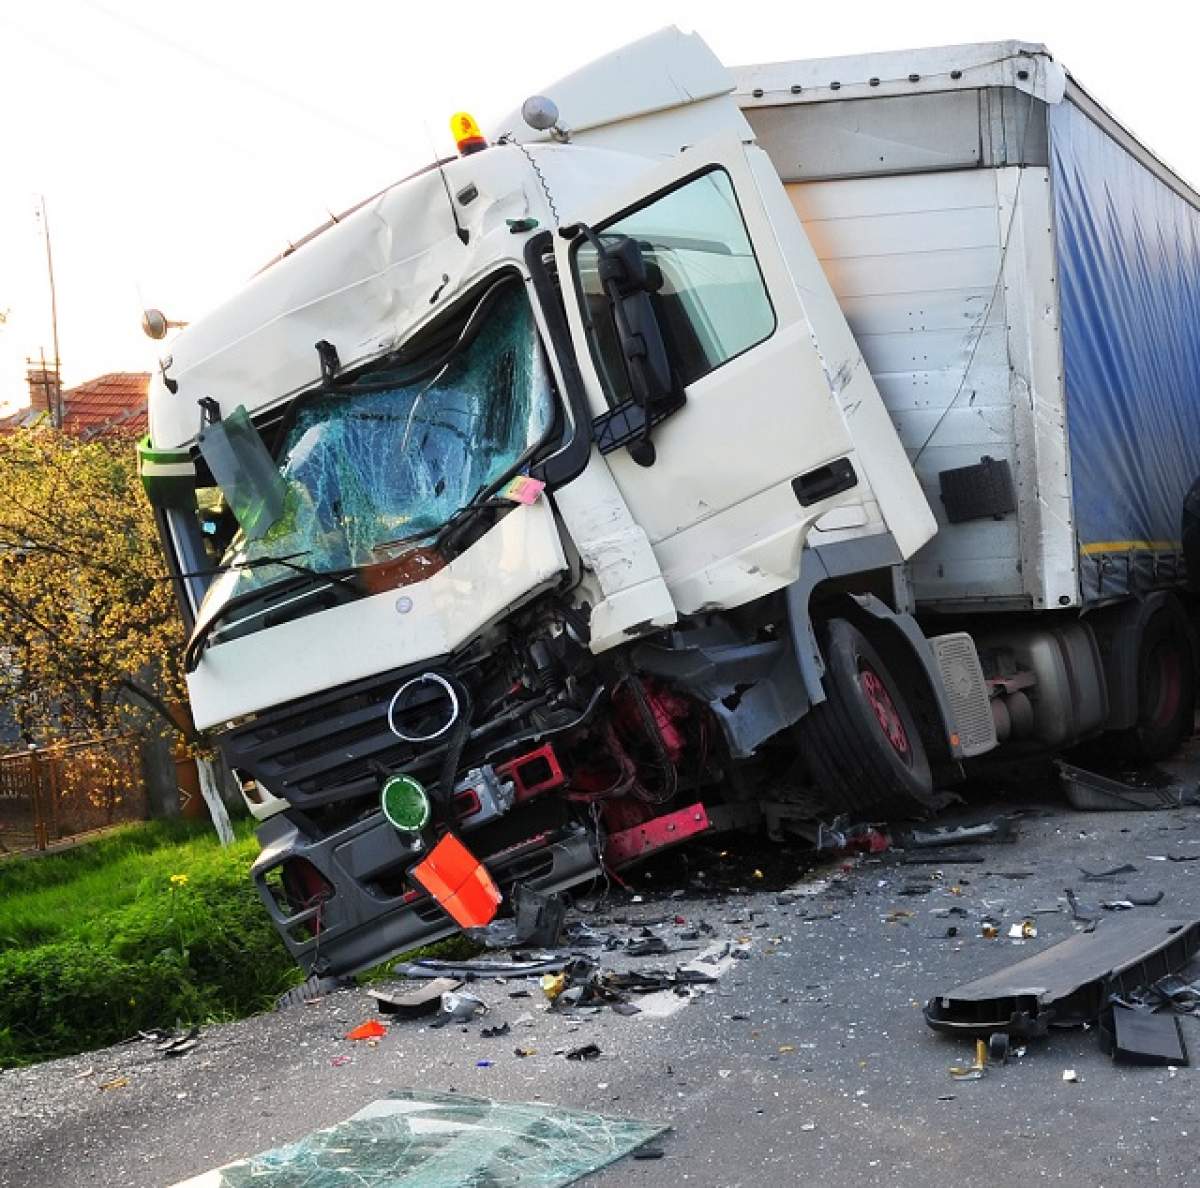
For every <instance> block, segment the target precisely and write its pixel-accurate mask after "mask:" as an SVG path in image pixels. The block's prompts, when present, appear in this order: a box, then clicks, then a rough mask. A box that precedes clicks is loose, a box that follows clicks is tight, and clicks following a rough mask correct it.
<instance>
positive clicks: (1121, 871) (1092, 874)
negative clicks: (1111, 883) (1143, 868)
mask: <svg viewBox="0 0 1200 1188" xmlns="http://www.w3.org/2000/svg"><path fill="white" fill-rule="evenodd" d="M1079 873H1080V874H1082V875H1083V881H1084V882H1085V883H1099V882H1103V881H1104V880H1106V879H1115V878H1116V877H1117V876H1118V875H1127V874H1137V867H1136V866H1134V865H1133V864H1132V863H1130V862H1124V863H1122V864H1121V865H1120V866H1114V867H1112V868H1110V869H1109V870H1098V871H1091V870H1085V869H1084V868H1083V867H1082V866H1081V867H1080V868H1079Z"/></svg>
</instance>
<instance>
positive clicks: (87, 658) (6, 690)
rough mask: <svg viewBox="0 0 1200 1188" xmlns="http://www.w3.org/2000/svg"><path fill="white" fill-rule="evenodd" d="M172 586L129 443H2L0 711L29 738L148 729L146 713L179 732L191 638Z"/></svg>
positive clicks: (19, 436) (51, 435)
mask: <svg viewBox="0 0 1200 1188" xmlns="http://www.w3.org/2000/svg"><path fill="white" fill-rule="evenodd" d="M164 578H165V572H164V565H163V559H162V556H161V554H160V552H159V548H158V538H157V532H156V529H155V525H154V517H153V513H152V512H151V510H150V505H149V503H148V502H147V501H146V498H145V495H144V494H143V492H142V490H141V484H140V482H139V480H138V476H137V461H136V457H135V451H134V443H133V441H132V440H131V439H130V438H129V437H128V436H114V437H106V438H103V439H99V440H94V441H80V440H78V439H76V438H73V437H70V436H68V435H65V434H62V433H59V432H56V431H55V430H52V429H48V428H41V429H37V430H26V431H19V432H15V433H10V434H8V435H6V436H3V437H0V704H4V705H5V706H6V707H7V708H8V710H9V712H10V713H11V714H12V716H13V718H14V719H15V720H16V723H17V726H18V728H19V730H20V731H21V734H22V737H24V738H25V739H26V740H27V741H30V742H39V743H40V742H44V741H47V740H48V739H51V738H56V737H61V736H62V735H64V734H110V733H124V732H126V731H128V730H130V729H140V730H144V729H146V725H147V721H148V720H152V719H148V717H147V712H148V711H149V713H150V714H152V715H154V716H156V717H157V719H158V721H159V722H160V723H161V724H162V727H164V728H167V727H169V728H172V729H173V728H175V723H174V722H173V721H172V719H171V712H170V708H169V707H170V705H171V703H175V704H179V703H181V702H183V700H184V696H183V682H182V675H181V672H180V668H179V655H180V649H181V646H182V642H183V640H182V628H181V624H180V622H179V617H178V613H177V611H176V608H175V605H174V601H173V598H174V595H173V593H172V587H171V583H170V582H169V581H166V580H164ZM187 729H188V727H187V726H186V725H185V726H184V730H185V732H186V731H187Z"/></svg>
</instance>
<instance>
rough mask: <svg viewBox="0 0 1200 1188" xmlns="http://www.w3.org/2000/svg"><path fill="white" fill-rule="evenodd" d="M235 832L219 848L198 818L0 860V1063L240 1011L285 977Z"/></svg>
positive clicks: (277, 988) (292, 972) (294, 976)
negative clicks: (228, 843) (232, 839)
mask: <svg viewBox="0 0 1200 1188" xmlns="http://www.w3.org/2000/svg"><path fill="white" fill-rule="evenodd" d="M237 833H238V836H237V840H236V841H235V843H234V844H233V845H232V846H229V847H227V848H225V849H222V848H221V847H220V846H219V845H218V844H217V841H216V838H215V836H214V835H213V833H212V829H211V827H210V826H208V825H199V824H189V823H183V822H171V823H164V822H153V823H149V824H145V825H137V826H129V827H127V828H125V829H121V830H119V831H116V832H114V833H112V834H109V835H106V836H105V837H102V838H98V839H96V840H95V841H92V842H89V843H86V844H84V845H81V846H78V847H76V848H75V849H71V850H67V851H64V852H62V853H58V854H49V855H45V856H42V857H38V858H10V859H5V860H3V861H0V1067H4V1066H11V1065H15V1064H24V1063H28V1062H31V1061H34V1060H43V1059H47V1058H49V1057H52V1056H61V1055H66V1054H69V1053H72V1052H79V1051H84V1050H86V1049H88V1048H91V1047H96V1046H99V1045H103V1044H107V1043H113V1042H115V1041H117V1040H120V1039H124V1038H126V1037H127V1036H130V1035H133V1034H134V1033H135V1032H136V1031H138V1030H139V1029H147V1028H151V1027H171V1026H174V1025H175V1024H176V1023H177V1022H180V1023H200V1022H204V1021H205V1020H208V1019H213V1018H230V1017H240V1016H243V1015H247V1014H252V1013H254V1012H255V1011H258V1010H262V1009H264V1008H266V1007H269V1006H270V1005H271V1003H272V1002H273V1000H274V998H275V996H276V995H278V994H279V993H280V992H281V991H283V990H285V989H286V988H287V987H288V986H290V985H293V984H295V983H296V982H297V981H299V980H300V978H301V974H300V972H299V971H298V970H297V969H296V967H295V965H294V964H293V963H292V960H291V958H290V956H289V955H288V953H287V950H286V949H285V948H284V946H283V943H282V942H281V941H280V939H279V937H278V936H277V935H276V933H275V929H274V927H273V926H272V925H271V922H270V920H269V918H268V916H267V913H266V911H265V910H264V909H263V906H262V903H261V901H260V900H259V898H258V895H257V893H256V892H255V890H254V888H253V886H252V884H251V882H250V879H249V869H250V864H251V863H252V862H253V860H254V856H255V854H256V853H257V850H258V846H257V843H256V842H255V840H254V838H253V835H252V833H251V830H250V825H249V823H242V824H241V825H240V826H239V827H238V831H237ZM173 875H174V876H186V877H178V878H176V879H175V880H174V881H173V880H172V876H173Z"/></svg>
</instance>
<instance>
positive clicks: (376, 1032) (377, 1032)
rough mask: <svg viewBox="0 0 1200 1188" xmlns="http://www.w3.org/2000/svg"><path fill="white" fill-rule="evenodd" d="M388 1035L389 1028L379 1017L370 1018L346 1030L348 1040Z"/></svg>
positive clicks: (373, 1038) (371, 1038)
mask: <svg viewBox="0 0 1200 1188" xmlns="http://www.w3.org/2000/svg"><path fill="white" fill-rule="evenodd" d="M385 1035H387V1028H386V1027H385V1026H384V1025H383V1024H382V1023H380V1022H379V1020H378V1019H368V1020H367V1021H366V1022H365V1023H360V1024H359V1025H358V1026H357V1027H355V1028H353V1029H352V1030H350V1031H347V1032H346V1038H347V1039H348V1040H378V1039H382V1038H383V1037H384V1036H385Z"/></svg>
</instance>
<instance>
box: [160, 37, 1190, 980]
mask: <svg viewBox="0 0 1200 1188" xmlns="http://www.w3.org/2000/svg"><path fill="white" fill-rule="evenodd" d="M618 79H620V80H621V82H620V83H619V84H618V81H617V80H618ZM734 91H735V83H734V81H733V79H732V77H731V76H730V75H729V73H728V72H727V71H726V70H725V69H724V68H723V67H722V66H721V65H720V63H719V62H718V61H717V60H716V58H715V57H714V56H713V55H712V54H711V52H710V51H709V50H708V49H707V47H706V46H705V45H704V44H703V42H702V41H700V40H699V38H697V37H693V36H684V35H682V34H679V33H678V32H676V31H674V30H667V31H664V32H663V33H661V34H657V35H655V36H653V37H650V38H647V39H645V40H644V41H642V42H639V43H636V44H635V45H633V46H630V47H628V48H626V49H625V50H622V51H618V52H617V53H616V54H613V55H610V56H609V57H608V58H605V59H601V60H600V61H599V62H597V63H595V64H593V65H592V66H590V67H588V68H586V69H584V70H583V71H581V72H579V73H578V74H576V75H573V76H571V77H570V78H568V79H565V80H563V81H562V82H560V83H559V84H557V85H556V86H555V87H553V88H551V90H550V99H546V98H542V97H538V98H536V99H535V100H531V101H530V102H529V103H527V104H526V106H525V108H524V112H523V115H514V116H513V117H511V118H509V119H508V120H506V121H502V122H501V123H500V125H499V126H498V128H497V130H496V133H495V135H494V136H493V137H492V139H491V143H490V144H489V143H488V142H487V141H486V140H484V138H483V137H482V135H481V134H480V133H479V132H478V129H477V128H475V127H474V124H473V121H470V120H469V119H466V120H460V119H459V117H456V121H455V123H456V125H460V126H461V127H462V129H463V133H464V134H463V136H462V138H461V140H460V155H459V157H458V158H457V159H453V160H447V161H442V162H439V163H436V164H435V165H433V166H431V167H430V168H428V169H427V170H425V171H423V172H421V173H419V174H417V175H415V176H413V177H410V178H408V179H407V180H405V181H403V182H400V183H399V184H397V185H395V186H393V187H391V188H389V189H388V190H386V191H384V192H383V193H381V194H379V195H377V196H375V197H374V198H372V199H370V200H368V201H366V202H364V203H362V204H361V205H360V206H358V207H357V208H355V209H354V210H353V211H350V212H348V213H347V214H345V215H343V216H341V217H340V218H338V219H336V220H333V221H332V222H331V223H330V224H329V225H327V226H326V227H324V228H322V229H320V230H319V231H318V232H316V233H314V234H313V235H311V236H309V237H308V238H307V239H306V240H303V241H301V242H300V243H298V244H296V245H295V246H294V247H293V248H292V249H289V251H288V252H287V253H286V254H285V255H284V256H283V257H281V258H279V259H278V260H276V261H274V262H273V263H272V264H271V265H269V266H268V267H267V268H265V269H264V270H263V271H262V272H261V273H259V274H258V276H256V277H255V278H254V279H253V280H252V281H251V282H250V284H249V285H248V286H247V287H246V288H245V289H244V290H243V291H242V292H241V293H240V294H239V295H238V296H236V297H235V298H234V299H232V300H231V301H229V302H228V303H227V304H226V305H224V306H222V307H220V308H218V309H217V310H216V311H214V312H213V313H211V314H210V315H209V316H207V317H206V318H205V319H203V320H201V321H197V322H195V323H193V324H192V325H191V326H189V327H188V328H187V329H185V330H184V331H182V332H181V333H180V334H179V335H178V336H177V337H176V338H175V339H174V340H173V342H172V343H171V346H170V354H169V355H168V356H164V357H163V358H162V360H161V368H160V374H159V375H158V376H157V377H156V379H155V381H154V383H153V385H152V391H151V402H150V434H149V437H148V439H147V441H146V442H145V443H144V445H143V447H142V470H143V477H144V480H145V483H146V487H147V490H148V492H149V494H150V497H151V500H152V502H153V503H154V504H155V507H156V510H157V513H158V517H159V523H160V529H161V531H162V535H163V541H164V546H165V548H166V550H167V552H168V554H169V557H170V559H171V561H172V564H173V566H174V569H175V570H176V571H177V572H178V574H179V575H180V576H179V578H178V583H177V584H178V592H179V595H180V601H181V607H182V609H183V613H184V617H185V619H186V620H187V624H188V627H189V630H190V638H189V642H188V646H187V652H186V666H187V670H188V676H187V679H188V686H189V692H190V698H191V705H192V713H193V716H194V719H195V722H196V725H197V727H199V728H200V729H202V730H204V731H207V732H209V733H210V734H211V736H212V737H213V739H214V741H215V742H216V744H217V745H218V746H219V747H220V748H221V750H222V752H223V754H224V756H225V758H226V760H227V761H228V763H229V765H230V766H231V767H232V769H233V771H234V772H235V774H236V776H237V777H238V779H239V780H240V781H241V783H242V787H243V791H244V794H245V796H246V799H247V802H248V804H249V806H250V808H251V811H252V812H253V813H254V814H255V816H256V817H258V818H259V819H260V822H261V823H260V828H259V836H260V839H261V842H262V853H261V855H260V857H259V859H258V861H257V862H256V864H255V867H254V878H255V880H256V882H257V884H258V887H259V889H260V892H261V894H262V897H263V900H264V903H265V905H266V907H267V909H268V911H270V913H271V915H272V917H273V919H274V921H275V923H276V925H277V927H278V928H279V931H280V933H281V935H282V936H283V938H284V940H285V942H286V943H287V945H288V947H289V949H290V950H291V952H292V953H293V954H294V955H295V957H296V959H297V960H298V961H299V962H300V963H301V964H302V965H303V966H305V968H307V969H308V970H310V971H312V972H314V973H320V974H325V973H337V974H342V973H349V972H353V971H355V970H359V969H363V968H365V967H367V966H370V965H373V964H375V963H377V962H379V961H381V960H384V959H386V958H387V957H389V956H391V955H393V954H395V953H397V952H401V951H403V950H405V949H410V948H412V947H414V946H416V945H418V944H422V943H425V942H427V941H430V940H433V939H436V938H437V937H440V936H443V935H446V934H448V933H450V932H453V931H454V930H456V929H457V928H470V927H475V926H483V925H486V924H487V923H489V921H490V920H491V919H492V918H493V917H494V915H495V914H496V913H497V911H498V910H501V909H502V907H503V905H504V903H505V901H506V899H507V898H508V897H509V896H510V895H512V894H513V893H514V889H516V888H521V887H527V888H530V889H531V890H533V891H536V892H541V893H548V892H553V891H559V890H563V889H566V888H569V887H572V886H575V885H577V884H580V883H582V882H585V881H587V880H590V879H592V878H594V877H595V876H596V875H597V874H598V873H600V872H602V871H603V870H604V869H605V868H611V869H616V868H619V867H621V866H623V865H627V864H629V863H632V862H635V861H637V860H638V859H639V858H641V857H643V856H645V855H646V854H648V853H651V852H653V851H655V850H657V849H659V848H661V847H663V846H666V845H672V844H676V843H678V842H681V841H684V840H686V839H687V838H689V837H694V836H697V835H699V834H703V833H705V832H710V831H714V830H718V829H724V828H730V827H735V826H747V827H759V826H765V827H766V828H767V829H768V830H769V831H770V832H771V833H772V834H773V835H776V834H778V833H779V832H781V831H783V830H786V829H788V828H795V829H799V830H801V831H802V830H803V829H804V828H805V825H804V822H806V821H813V820H817V819H821V818H824V819H826V820H829V819H832V818H833V817H836V816H839V815H842V814H845V813H853V814H855V815H857V816H859V817H863V816H876V817H886V816H893V815H905V814H909V815H911V814H914V813H917V812H920V811H921V810H922V809H923V808H925V807H927V806H928V805H929V804H931V803H932V801H933V792H934V787H935V785H936V784H939V783H944V782H946V781H951V780H954V779H956V778H958V777H959V776H960V775H961V762H962V760H963V759H964V758H968V757H971V756H974V755H980V754H983V753H986V752H988V751H990V750H991V749H992V748H994V747H995V746H996V743H997V728H998V725H999V726H1001V727H1003V728H1004V729H1006V730H1007V732H1008V734H1010V735H1011V734H1012V733H1013V730H1012V715H1011V714H1009V717H1008V719H1007V721H1006V720H1005V719H1004V717H1003V715H1002V714H1001V713H1000V712H999V711H998V710H997V708H996V706H997V702H1007V701H1008V699H1010V698H1011V699H1012V704H1013V705H1014V706H1015V705H1016V704H1017V702H1018V701H1019V699H1020V697H1022V696H1023V697H1025V699H1026V701H1027V702H1028V701H1029V700H1030V696H1032V699H1033V701H1034V703H1035V704H1036V703H1037V700H1038V698H1039V696H1040V697H1042V698H1043V699H1044V700H1046V701H1047V702H1048V699H1049V697H1050V686H1051V683H1052V680H1053V674H1054V673H1056V672H1058V671H1059V669H1061V668H1062V667H1063V666H1064V665H1066V664H1067V663H1068V661H1069V660H1070V659H1071V657H1072V656H1073V655H1074V653H1070V652H1069V649H1070V648H1074V649H1075V651H1076V652H1080V653H1081V652H1082V651H1083V650H1086V648H1087V647H1090V648H1092V650H1093V651H1095V650H1096V649H1097V644H1096V642H1095V637H1094V636H1092V635H1090V634H1089V635H1088V636H1087V639H1088V640H1090V641H1091V642H1090V644H1089V643H1087V640H1084V641H1082V642H1081V641H1079V640H1077V639H1076V638H1075V636H1074V635H1073V634H1072V632H1076V633H1077V632H1080V631H1084V630H1085V628H1084V627H1083V626H1082V625H1081V624H1080V623H1079V621H1078V619H1077V618H1073V619H1072V621H1071V622H1070V623H1069V624H1064V625H1062V627H1061V630H1059V629H1058V628H1057V627H1056V630H1059V634H1058V636H1056V637H1055V640H1058V642H1057V643H1055V642H1053V641H1052V642H1051V643H1049V644H1048V643H1046V642H1045V641H1044V640H1043V639H1042V635H1045V633H1046V632H1045V628H1043V627H1039V628H1037V630H1038V631H1041V633H1042V635H1038V636H1037V637H1036V638H1033V637H1032V636H1030V637H1027V634H1022V632H1021V630H1019V629H1017V628H1015V627H1010V628H1008V632H1009V635H1008V637H1006V638H1005V639H1000V638H999V633H996V632H993V638H992V639H991V640H990V641H989V643H988V649H990V650H985V649H984V648H983V646H982V645H981V646H980V647H979V648H977V646H976V638H975V635H973V634H972V631H971V630H970V629H969V628H970V624H968V623H966V622H964V621H963V620H962V619H961V617H959V618H955V617H954V615H953V614H947V615H944V616H943V617H937V616H935V617H934V618H933V619H932V620H930V619H926V618H925V617H924V616H922V615H921V614H920V608H919V606H918V604H917V600H916V599H915V598H914V595H913V590H912V583H911V580H910V574H911V570H910V568H909V567H908V566H907V565H906V562H908V560H909V559H910V558H912V557H914V555H916V554H918V551H919V550H922V548H923V546H926V545H927V544H929V542H931V541H932V540H934V538H935V534H936V533H937V532H938V527H939V524H938V518H937V517H935V514H934V511H933V510H932V509H931V505H930V500H929V498H928V497H927V494H926V491H927V490H928V489H929V485H928V482H927V481H926V480H925V478H924V476H923V475H921V474H920V472H919V471H918V470H915V469H914V464H913V462H912V461H911V460H910V459H911V458H912V455H913V451H912V450H911V448H910V449H908V450H907V451H906V445H907V444H908V443H907V442H906V441H905V440H903V438H902V433H901V432H898V429H897V423H896V417H895V413H894V411H893V410H892V409H891V408H890V407H889V406H888V405H887V404H886V403H885V399H884V397H883V395H881V387H880V385H879V384H877V382H876V378H875V374H874V373H873V368H872V366H871V365H870V361H869V360H868V359H867V358H865V357H864V353H863V349H862V347H861V346H860V344H859V341H858V340H857V338H856V334H855V332H854V331H853V330H852V329H851V324H850V322H849V321H848V320H847V316H848V313H849V312H850V311H849V309H848V308H847V303H846V298H845V295H844V294H842V293H840V292H837V291H835V287H834V284H833V283H831V279H830V276H829V275H828V267H827V264H826V263H824V262H823V261H822V259H820V258H819V257H818V253H817V251H816V250H814V247H813V244H812V242H811V240H810V237H809V235H808V234H807V233H806V230H805V225H804V223H803V222H802V221H801V218H800V217H798V215H797V208H796V198H795V194H794V193H792V192H790V189H789V187H788V186H786V185H785V183H784V181H783V180H782V179H781V178H782V176H783V175H781V172H780V169H779V168H778V162H774V161H773V160H772V157H771V156H770V155H769V154H768V152H767V151H766V150H765V149H764V148H763V147H761V146H760V144H759V143H757V141H756V129H755V128H754V127H752V123H751V122H749V121H748V120H747V115H746V113H745V112H744V111H743V110H742V107H743V106H745V105H746V103H745V101H740V100H739V97H738V96H736V95H735V94H734ZM750 106H753V104H750ZM943 609H944V608H943ZM1023 609H1025V610H1031V609H1032V607H1030V606H1028V605H1025V606H1024V608H1023ZM1022 622H1024V621H1022ZM1059 636H1061V637H1062V638H1063V639H1065V640H1066V642H1065V643H1062V641H1061V640H1060V639H1059ZM1060 644H1061V646H1062V647H1066V648H1068V652H1069V654H1068V655H1067V659H1066V660H1064V659H1062V658H1061V657H1062V655H1063V653H1062V651H1061V647H1059V645H1060ZM1056 647H1059V651H1055V648H1056ZM981 651H983V652H984V656H985V658H988V663H989V664H990V665H991V668H992V670H991V671H989V672H988V673H987V674H986V675H985V672H984V668H983V665H982V664H981V659H980V652H981ZM1025 656H1027V658H1028V662H1021V658H1022V657H1025ZM1056 664H1057V665H1058V668H1055V665H1056ZM1189 666H1190V657H1189ZM1135 667H1136V664H1135ZM1096 671H1097V672H1101V673H1102V669H1100V668H1099V667H1097V669H1096ZM1070 673H1071V676H1070V679H1071V680H1072V681H1075V682H1076V683H1077V684H1079V683H1080V681H1082V684H1083V685H1086V683H1087V679H1088V678H1087V675H1086V672H1085V673H1084V674H1083V676H1082V677H1081V676H1080V670H1079V665H1078V664H1076V667H1075V668H1073V669H1071V670H1070ZM1031 674H1032V675H1031ZM1095 680H1096V681H1098V682H1102V680H1103V676H1102V675H1101V676H1098V677H1096V678H1095ZM1072 689H1073V691H1074V686H1072ZM1190 689H1191V685H1190V683H1189V684H1188V685H1187V690H1185V692H1186V694H1187V696H1189V697H1190ZM1072 695H1073V694H1072ZM1102 695H1103V696H1105V697H1106V696H1107V695H1106V694H1103V691H1102ZM1182 695H1183V693H1181V696H1182ZM1053 712H1058V711H1057V710H1056V709H1055V710H1053ZM1093 719H1094V720H1093ZM1039 721H1040V719H1039ZM1104 725H1105V721H1104V716H1103V714H1100V715H1099V716H1096V715H1093V716H1092V718H1088V719H1087V720H1086V721H1082V722H1081V723H1080V728H1079V729H1073V730H1066V731H1064V732H1063V733H1064V736H1066V735H1070V738H1069V740H1067V741H1075V740H1076V739H1077V738H1078V737H1082V736H1084V735H1086V734H1088V733H1095V732H1096V731H1097V730H1099V729H1102V728H1103V727H1104Z"/></svg>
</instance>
